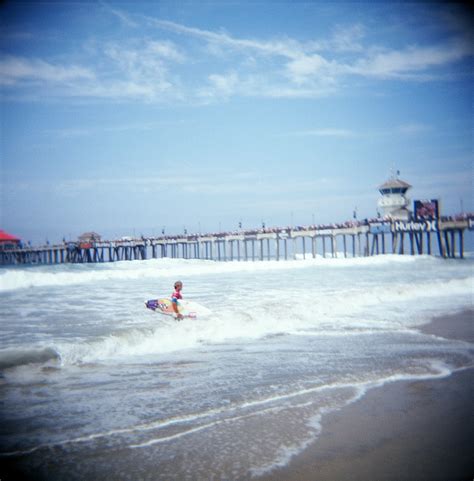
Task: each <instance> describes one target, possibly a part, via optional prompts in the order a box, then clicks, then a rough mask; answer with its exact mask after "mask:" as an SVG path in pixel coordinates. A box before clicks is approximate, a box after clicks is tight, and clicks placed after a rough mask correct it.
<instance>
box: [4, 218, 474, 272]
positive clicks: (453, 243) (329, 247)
mask: <svg viewBox="0 0 474 481" xmlns="http://www.w3.org/2000/svg"><path fill="white" fill-rule="evenodd" d="M467 230H474V216H471V215H470V216H464V217H463V218H462V219H459V218H454V219H453V218H444V219H439V220H438V219H437V220H413V221H396V220H393V221H383V220H372V221H362V222H346V223H344V224H338V225H331V226H307V227H298V228H272V229H262V230H253V231H242V232H233V233H214V234H195V235H184V236H173V237H169V236H167V237H165V236H163V237H148V238H145V237H142V238H140V239H133V240H130V241H100V242H91V243H74V242H69V243H65V244H61V245H53V246H49V245H48V246H41V247H23V248H15V249H2V250H0V264H1V265H15V264H64V263H73V264H76V263H100V262H117V261H131V260H145V259H149V258H155V259H156V258H165V257H167V258H173V259H178V258H179V259H205V260H215V261H264V260H271V259H274V260H288V259H296V258H311V257H312V258H316V257H317V256H320V257H324V258H326V257H332V258H335V257H338V256H343V257H364V256H373V255H379V254H400V255H404V254H409V255H421V254H428V255H438V256H440V257H443V258H463V257H464V243H465V242H464V240H465V239H464V236H465V232H466V231H467Z"/></svg>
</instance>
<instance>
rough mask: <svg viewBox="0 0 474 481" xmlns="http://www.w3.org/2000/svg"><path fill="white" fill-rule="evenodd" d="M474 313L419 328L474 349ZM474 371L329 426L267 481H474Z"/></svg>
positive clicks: (375, 393) (379, 397)
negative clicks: (473, 401) (469, 343)
mask: <svg viewBox="0 0 474 481" xmlns="http://www.w3.org/2000/svg"><path fill="white" fill-rule="evenodd" d="M473 318H474V309H468V310H464V311H462V312H458V313H455V314H452V315H449V316H438V317H435V318H433V319H432V320H431V322H430V323H428V324H425V325H422V326H419V327H417V329H418V330H420V331H421V332H423V333H424V334H428V335H435V336H439V337H444V338H448V339H455V340H463V341H468V342H473V341H474V332H473V331H474V321H473ZM473 399H474V369H473V368H472V367H470V368H466V369H460V370H458V371H455V372H453V373H452V374H451V375H449V376H448V377H445V378H439V379H427V380H422V381H420V380H414V381H397V382H393V383H390V384H386V385H384V386H381V387H378V388H374V389H372V390H370V391H369V392H368V393H367V394H366V395H365V396H364V397H363V398H361V399H360V400H358V401H356V402H354V403H353V404H350V405H349V406H346V407H345V408H343V409H342V410H340V411H337V412H334V413H330V414H328V415H327V416H325V417H324V418H323V420H322V422H321V426H322V430H321V433H320V436H319V438H318V439H317V440H315V441H314V442H313V443H312V444H311V445H310V446H309V447H307V448H306V449H305V450H304V451H303V452H301V453H300V454H298V455H296V456H295V457H294V458H292V459H291V460H290V462H289V463H288V465H286V466H284V467H281V468H276V469H274V470H273V471H271V472H269V473H267V474H265V475H263V476H260V477H258V478H256V479H258V480H259V481H315V480H317V481H339V480H351V481H369V480H378V481H412V480H415V479H416V480H417V481H432V480H439V481H448V480H449V481H458V480H459V481H463V480H472V479H473V476H474V458H473V456H472V453H473V452H474V411H473V410H472V400H473Z"/></svg>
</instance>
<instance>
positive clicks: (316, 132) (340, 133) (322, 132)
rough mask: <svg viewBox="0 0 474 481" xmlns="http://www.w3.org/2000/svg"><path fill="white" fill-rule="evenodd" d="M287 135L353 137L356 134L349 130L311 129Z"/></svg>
mask: <svg viewBox="0 0 474 481" xmlns="http://www.w3.org/2000/svg"><path fill="white" fill-rule="evenodd" d="M288 135H290V136H297V137H339V138H340V137H355V136H357V133H356V132H355V131H353V130H350V129H334V128H324V129H312V130H300V131H296V132H290V133H289V134H288Z"/></svg>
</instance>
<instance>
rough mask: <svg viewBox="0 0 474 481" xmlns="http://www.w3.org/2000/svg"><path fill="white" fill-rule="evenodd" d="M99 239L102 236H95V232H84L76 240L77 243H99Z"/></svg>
mask: <svg viewBox="0 0 474 481" xmlns="http://www.w3.org/2000/svg"><path fill="white" fill-rule="evenodd" d="M101 239H102V236H101V235H99V234H97V232H84V234H82V235H80V236H79V237H78V238H77V240H78V241H79V242H100V240H101Z"/></svg>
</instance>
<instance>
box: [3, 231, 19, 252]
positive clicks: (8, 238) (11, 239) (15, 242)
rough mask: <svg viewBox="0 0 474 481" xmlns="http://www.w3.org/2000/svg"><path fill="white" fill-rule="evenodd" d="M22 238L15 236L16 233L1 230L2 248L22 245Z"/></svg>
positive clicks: (13, 247)
mask: <svg viewBox="0 0 474 481" xmlns="http://www.w3.org/2000/svg"><path fill="white" fill-rule="evenodd" d="M20 243H21V239H19V238H18V237H15V236H14V235H11V234H9V233H8V232H5V231H4V230H0V249H15V248H16V247H20Z"/></svg>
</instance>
